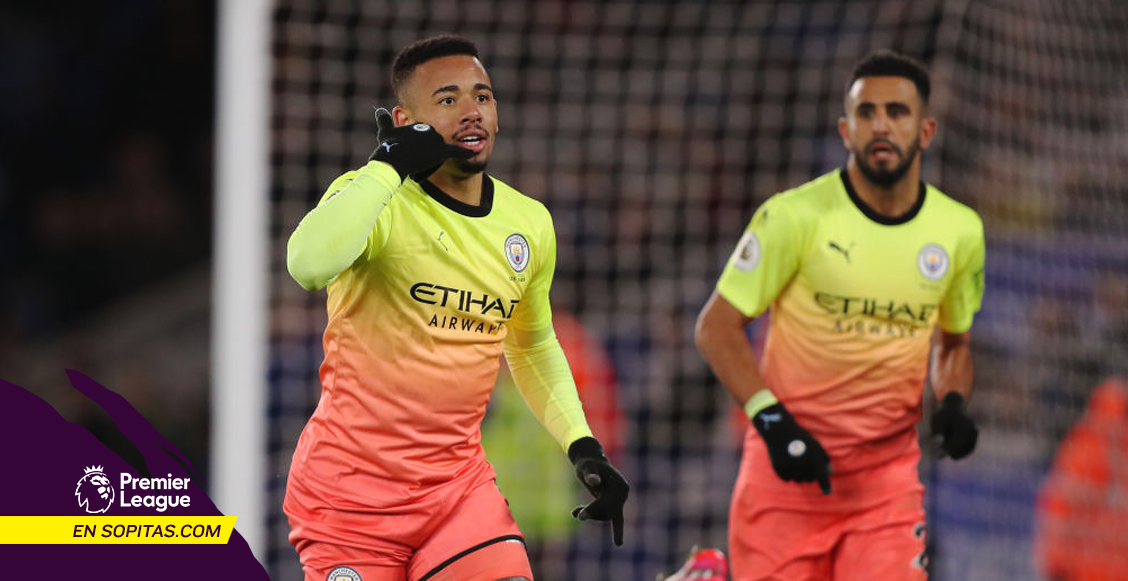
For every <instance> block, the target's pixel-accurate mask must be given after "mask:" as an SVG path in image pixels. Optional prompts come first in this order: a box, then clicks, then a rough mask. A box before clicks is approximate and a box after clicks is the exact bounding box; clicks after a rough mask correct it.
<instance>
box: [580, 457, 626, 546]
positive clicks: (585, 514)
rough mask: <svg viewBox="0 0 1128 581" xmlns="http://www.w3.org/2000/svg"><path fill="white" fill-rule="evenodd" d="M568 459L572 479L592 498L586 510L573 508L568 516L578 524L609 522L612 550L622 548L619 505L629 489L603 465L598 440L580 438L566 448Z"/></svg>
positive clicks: (624, 499) (621, 478)
mask: <svg viewBox="0 0 1128 581" xmlns="http://www.w3.org/2000/svg"><path fill="white" fill-rule="evenodd" d="M568 459H569V460H571V461H572V465H573V466H575V467H576V478H579V479H580V482H582V483H583V485H584V488H587V489H588V492H590V493H591V495H592V496H594V497H595V500H593V501H591V503H589V504H588V505H587V506H577V507H576V509H575V510H573V511H572V516H574V517H576V518H578V519H580V520H588V519H591V520H601V521H608V520H609V521H611V535H612V539H613V540H614V541H615V545H616V546H620V547H621V546H623V505H624V504H626V502H627V495H628V494H630V491H631V485H630V484H629V483H628V482H627V479H626V478H623V475H622V474H619V471H618V470H616V469H615V467H614V466H612V465H611V462H608V461H607V456H606V455H604V454H603V446H602V445H601V444H600V443H599V440H596V439H595V438H591V437H585V438H580V439H579V440H576V441H575V442H572V445H571V446H568Z"/></svg>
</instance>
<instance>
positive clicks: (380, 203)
mask: <svg viewBox="0 0 1128 581" xmlns="http://www.w3.org/2000/svg"><path fill="white" fill-rule="evenodd" d="M399 185H400V181H399V174H397V173H396V172H395V170H394V169H393V168H392V167H391V166H389V165H388V164H385V163H382V162H375V161H373V162H369V163H368V165H366V166H364V167H363V168H361V169H360V170H359V171H352V172H348V173H345V174H344V175H342V176H340V177H338V178H337V179H336V180H333V183H332V184H330V186H329V188H328V189H327V190H326V192H325V195H323V196H322V197H321V201H320V202H319V203H318V204H317V207H316V208H314V209H313V210H310V212H309V213H308V214H306V215H305V217H304V218H302V221H301V222H300V223H299V224H298V227H297V228H296V229H295V230H294V233H293V234H291V235H290V239H289V241H288V243H287V245H286V267H287V269H288V270H289V271H290V276H292V277H293V278H294V280H295V281H297V282H298V284H300V285H302V287H303V288H305V289H307V290H316V289H319V288H322V287H324V286H325V285H327V284H329V283H330V282H331V281H332V280H333V279H334V278H336V276H337V275H338V274H340V273H341V272H343V271H344V270H345V269H347V268H349V267H350V266H351V265H352V264H353V263H354V262H355V261H356V260H357V259H358V258H359V257H361V256H362V255H364V253H365V250H366V249H367V250H368V253H369V255H371V254H372V253H373V246H374V244H377V243H378V242H379V236H378V235H377V230H378V229H376V228H375V226H376V224H377V220H378V219H379V218H380V217H381V212H382V211H383V210H384V207H385V206H387V205H388V202H389V201H390V200H391V198H392V196H393V195H394V194H395V192H396V190H397V189H398V188H399ZM385 239H386V233H385Z"/></svg>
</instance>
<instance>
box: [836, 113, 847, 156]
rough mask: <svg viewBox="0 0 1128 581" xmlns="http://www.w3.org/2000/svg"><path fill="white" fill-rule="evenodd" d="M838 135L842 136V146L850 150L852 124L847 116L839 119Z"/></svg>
mask: <svg viewBox="0 0 1128 581" xmlns="http://www.w3.org/2000/svg"><path fill="white" fill-rule="evenodd" d="M838 134H839V135H841V136H842V145H845V146H846V149H850V122H849V121H847V120H846V117H845V116H843V117H839V118H838Z"/></svg>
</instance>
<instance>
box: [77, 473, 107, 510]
mask: <svg viewBox="0 0 1128 581" xmlns="http://www.w3.org/2000/svg"><path fill="white" fill-rule="evenodd" d="M84 470H85V471H86V475H85V476H83V477H82V479H81V480H79V481H78V486H77V487H76V488H75V489H74V496H75V498H77V499H78V506H81V507H82V508H84V509H86V512H88V513H90V514H99V513H103V512H106V511H107V510H109V508H110V505H112V504H113V503H114V487H113V485H112V484H110V479H109V477H108V476H106V475H105V473H103V472H102V467H101V466H90V467H87V468H84Z"/></svg>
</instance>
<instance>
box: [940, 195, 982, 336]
mask: <svg viewBox="0 0 1128 581" xmlns="http://www.w3.org/2000/svg"><path fill="white" fill-rule="evenodd" d="M974 224H975V225H974V227H972V228H968V233H967V234H966V235H965V236H963V237H962V238H961V239H960V242H959V247H958V248H957V249H956V257H955V258H956V259H955V265H954V266H955V277H954V278H953V279H952V286H951V287H949V288H948V293H947V294H946V295H944V299H943V301H941V303H940V319H939V324H940V328H941V329H943V330H945V331H947V332H948V333H964V332H967V331H968V330H969V329H971V322H972V319H973V318H974V317H975V313H977V312H978V311H979V305H980V304H981V303H982V301H983V288H984V280H983V265H984V261H985V259H986V254H987V248H986V243H985V242H984V240H983V221H982V220H981V219H980V218H979V216H975V221H974Z"/></svg>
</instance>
